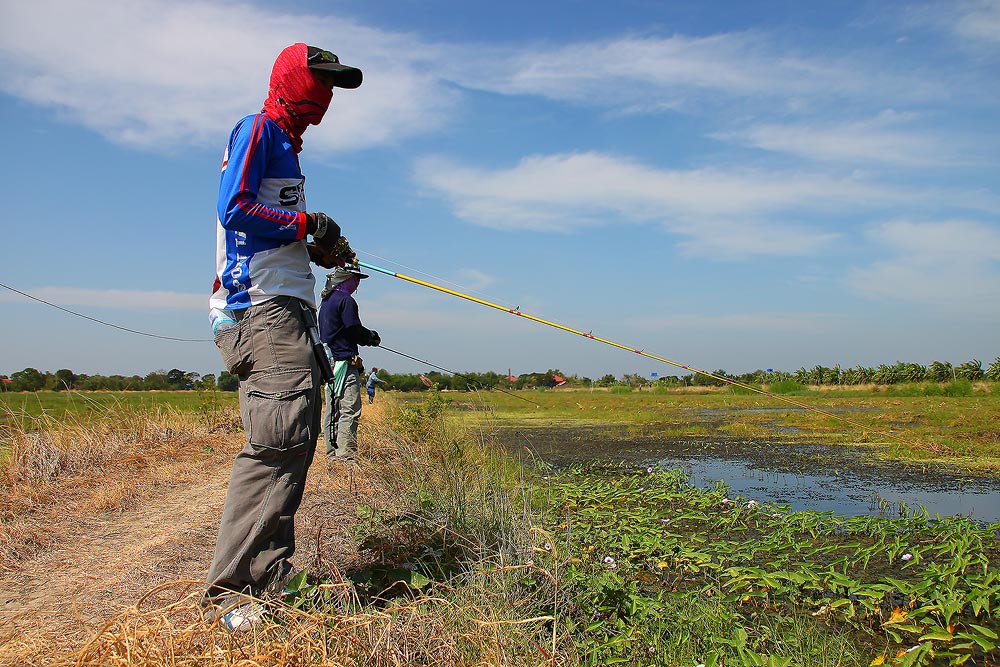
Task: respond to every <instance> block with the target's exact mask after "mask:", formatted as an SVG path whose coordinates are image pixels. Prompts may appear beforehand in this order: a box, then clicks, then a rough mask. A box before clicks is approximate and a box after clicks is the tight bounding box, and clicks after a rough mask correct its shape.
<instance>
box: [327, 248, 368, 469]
mask: <svg viewBox="0 0 1000 667" xmlns="http://www.w3.org/2000/svg"><path fill="white" fill-rule="evenodd" d="M367 277H368V276H367V275H365V274H364V273H362V272H361V271H359V270H358V269H357V268H355V267H354V266H351V265H347V266H344V267H337V268H335V269H334V270H333V271H331V272H330V273H328V274H327V277H326V286H325V287H324V288H323V292H322V294H320V298H321V299H322V304H321V305H320V307H319V337H320V340H322V341H323V343H325V344H326V346H327V348H328V349H329V351H330V360H331V362H332V364H333V382H331V383H329V384H328V385H326V417H325V419H324V421H323V424H324V428H323V430H324V432H325V433H326V455H327V456H330V457H336V458H338V459H341V460H344V461H347V462H353V461H354V458H355V456H356V455H357V452H358V420H359V419H360V418H361V373H363V372H364V364H363V362H362V361H361V357H360V356H359V353H358V346H359V345H372V346H375V345H378V344H379V343H381V342H382V341H381V338H379V335H378V332H376V331H373V330H371V329H368V328H366V327H365V326H364V325H363V324H362V323H361V317H360V315H359V314H358V302H357V301H355V300H354V296H353V294H354V292H355V291H357V289H358V286H359V285H360V284H361V281H362V280H363V279H365V278H367Z"/></svg>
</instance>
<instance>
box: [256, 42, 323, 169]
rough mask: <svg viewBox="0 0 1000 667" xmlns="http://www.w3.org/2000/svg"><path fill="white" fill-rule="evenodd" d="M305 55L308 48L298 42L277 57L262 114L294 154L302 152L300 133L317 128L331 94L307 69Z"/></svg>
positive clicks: (306, 56) (307, 52)
mask: <svg viewBox="0 0 1000 667" xmlns="http://www.w3.org/2000/svg"><path fill="white" fill-rule="evenodd" d="M308 54H309V47H308V46H307V45H306V44H304V43H302V42H299V43H297V44H292V45H291V46H289V47H286V48H285V49H284V50H283V51H282V52H281V53H280V54H278V58H277V59H276V60H275V61H274V67H273V68H271V85H270V89H269V91H268V94H267V99H266V100H264V109H263V112H264V114H266V115H267V117H268V118H270V119H271V120H273V121H274V122H275V123H277V124H278V126H280V127H281V129H283V130H284V131H285V132H286V133H287V134H288V137H289V138H290V139H291V140H292V146H293V147H294V148H295V152H296V153H298V152H299V151H301V150H302V133H303V132H305V131H306V128H308V127H309V126H310V125H319V123H320V121H321V120H323V116H324V115H325V114H326V110H327V109H328V108H329V107H330V100H331V99H333V91H332V90H331V89H330V88H328V87H327V86H324V85H323V84H322V83H321V82H320V81H319V80H318V79H317V78H316V77H315V76H313V74H312V72H311V71H310V70H309V65H308V61H307V58H308Z"/></svg>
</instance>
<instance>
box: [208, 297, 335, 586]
mask: <svg viewBox="0 0 1000 667" xmlns="http://www.w3.org/2000/svg"><path fill="white" fill-rule="evenodd" d="M303 307H308V306H306V305H305V304H303V303H302V302H301V301H299V300H298V299H293V298H291V297H277V298H274V299H271V300H269V301H265V302H264V303H262V304H259V305H255V306H251V307H249V308H247V309H245V310H243V311H242V312H240V311H237V315H236V320H237V325H236V326H234V327H232V328H230V329H224V330H222V331H220V332H219V333H218V334H217V335H216V337H215V344H216V345H217V346H218V347H219V351H220V352H221V353H222V358H223V361H224V362H225V365H226V368H227V370H229V372H230V373H233V374H234V375H236V376H238V377H239V379H240V416H241V417H242V418H243V429H244V430H245V432H246V436H247V444H246V446H244V448H243V450H242V451H241V452H240V453H239V454H237V456H236V460H235V461H234V463H233V472H232V475H231V477H230V480H229V490H228V491H227V492H226V504H225V507H224V509H223V511H222V520H221V522H220V525H219V536H218V539H217V541H216V545H215V558H214V560H213V561H212V566H211V568H209V571H208V576H207V580H208V583H209V589H208V592H207V593H206V596H205V597H206V601H207V602H211V601H213V600H214V599H216V598H218V597H220V596H222V595H224V594H226V593H227V592H229V591H240V592H246V593H250V594H254V595H258V594H260V593H262V592H264V591H265V590H266V589H267V588H268V587H269V586H270V585H272V584H274V583H275V582H278V581H280V580H281V578H282V577H284V576H286V575H287V574H288V572H289V571H290V570H291V565H290V564H289V563H288V559H290V558H291V556H292V554H293V553H294V552H295V524H294V519H295V511H296V510H297V509H298V507H299V504H300V503H301V501H302V491H303V489H304V487H305V482H306V471H307V470H308V469H309V464H310V463H312V459H313V454H314V453H315V451H316V437H317V435H318V434H319V426H320V416H321V412H320V410H321V406H322V398H321V394H320V391H321V380H320V374H319V367H318V366H317V363H316V360H315V358H314V357H313V351H312V347H311V346H310V345H309V339H308V337H307V335H306V325H305V321H304V319H303V311H302V308H303Z"/></svg>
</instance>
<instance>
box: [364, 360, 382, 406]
mask: <svg viewBox="0 0 1000 667" xmlns="http://www.w3.org/2000/svg"><path fill="white" fill-rule="evenodd" d="M378 384H385V380H383V379H382V378H380V377H379V376H378V369H377V368H373V369H372V373H371V375H369V376H368V384H367V388H368V405H371V404H372V403H374V402H375V385H378Z"/></svg>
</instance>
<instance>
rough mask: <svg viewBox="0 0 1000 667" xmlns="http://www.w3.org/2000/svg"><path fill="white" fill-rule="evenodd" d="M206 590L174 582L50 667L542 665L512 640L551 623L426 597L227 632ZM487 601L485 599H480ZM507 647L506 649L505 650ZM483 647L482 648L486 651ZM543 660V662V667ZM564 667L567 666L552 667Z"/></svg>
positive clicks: (296, 615)
mask: <svg viewBox="0 0 1000 667" xmlns="http://www.w3.org/2000/svg"><path fill="white" fill-rule="evenodd" d="M323 593H324V596H325V606H327V607H328V608H330V609H335V608H344V607H348V606H352V604H353V605H356V598H354V596H353V594H352V592H351V588H350V586H349V585H347V584H327V585H325V586H324V587H323ZM200 595H201V585H200V582H172V583H168V584H164V585H162V586H160V587H158V588H156V589H154V590H152V591H150V592H149V593H147V594H146V595H145V596H144V597H143V598H142V599H141V600H139V601H138V602H137V603H136V605H135V606H134V607H132V608H129V609H127V610H125V611H123V612H122V613H121V614H119V615H118V616H116V617H115V618H112V619H111V620H110V621H108V622H107V623H106V624H105V626H104V627H103V628H102V629H101V630H100V631H99V632H97V633H96V634H95V635H94V636H93V637H92V638H91V640H90V641H89V642H88V643H87V644H86V646H84V647H83V648H82V649H81V650H79V651H78V652H76V653H75V654H73V655H71V656H67V657H64V658H61V659H58V660H56V661H54V662H50V663H47V664H49V665H50V666H51V667H70V666H71V665H72V666H76V667H116V666H122V667H124V666H126V665H128V666H129V667H132V666H140V665H141V666H143V667H194V666H195V665H197V666H206V667H237V666H239V667H243V666H250V665H253V666H261V667H264V666H272V665H273V666H274V667H279V666H280V667H289V666H294V665H331V666H332V665H338V666H339V665H351V666H358V667H360V666H365V667H402V666H404V665H406V666H411V665H435V666H440V667H459V666H461V665H482V666H483V667H486V666H488V665H496V666H497V667H500V666H507V665H523V664H538V663H539V662H541V661H542V660H544V659H545V657H544V656H545V655H546V654H547V652H546V651H545V649H543V648H542V647H541V646H538V648H539V651H540V652H538V653H536V657H534V658H531V659H529V660H525V658H526V657H527V656H525V655H523V654H521V653H519V652H516V651H512V650H509V648H510V647H505V646H504V644H506V643H509V642H508V641H507V640H508V639H509V637H510V635H511V634H512V630H513V633H515V634H525V635H531V636H535V635H537V634H538V633H537V630H538V628H539V626H541V625H542V624H543V623H544V622H545V621H546V620H548V617H542V618H533V619H525V620H521V621H517V622H514V623H506V622H502V621H499V622H498V621H497V620H495V619H492V618H488V617H484V616H483V615H482V614H481V613H480V612H481V611H482V609H481V608H475V607H460V606H457V605H455V604H453V603H451V602H449V601H448V600H446V599H443V598H432V597H423V598H420V599H417V600H405V601H398V602H395V603H391V604H389V605H388V606H386V607H384V608H382V609H375V608H371V607H369V608H367V609H364V610H361V611H355V612H353V613H347V612H338V611H323V612H317V611H306V610H302V609H296V608H294V607H290V606H287V605H284V604H280V603H274V602H272V603H269V604H267V608H268V610H269V612H270V614H269V616H268V617H267V619H266V620H265V621H263V622H260V623H257V624H254V625H253V626H252V627H251V628H250V629H248V630H245V631H241V632H235V633H231V632H229V631H228V630H225V629H223V628H221V627H220V626H218V625H215V624H208V623H205V622H204V621H203V620H202V619H201V617H200V615H199V611H198V604H197V599H198V597H200ZM484 602H485V601H484ZM505 648H506V650H505ZM483 649H486V650H483ZM539 658H541V660H540V659H539ZM546 664H549V665H561V664H566V663H565V662H564V661H562V660H559V659H556V660H547V661H546Z"/></svg>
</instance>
